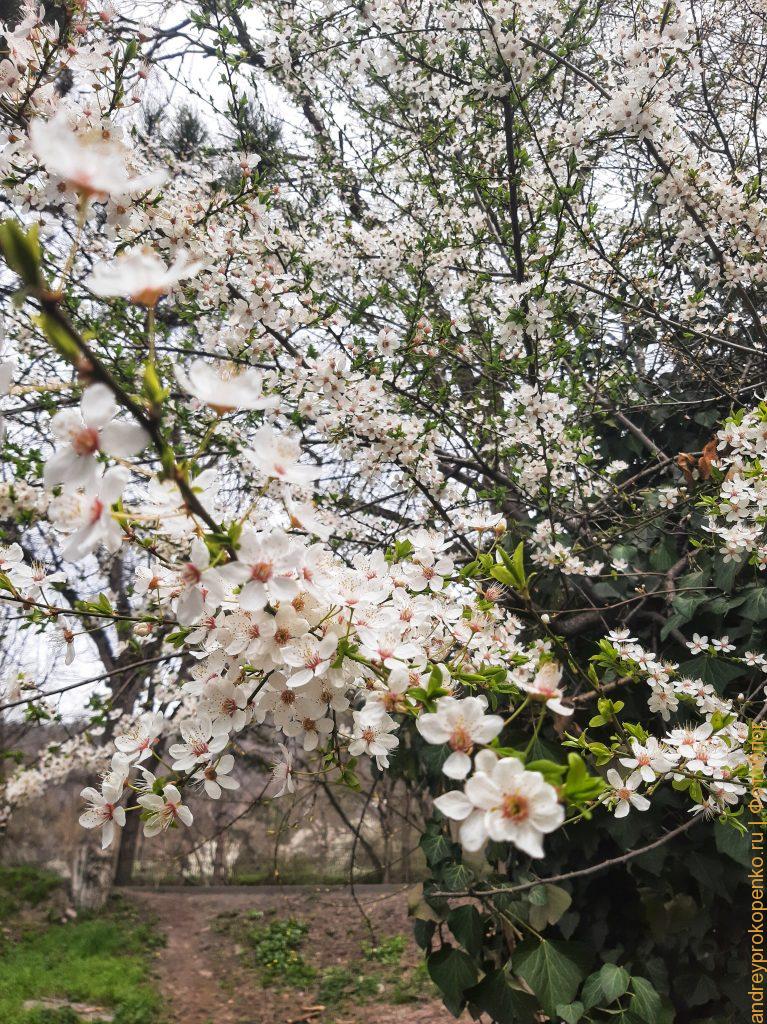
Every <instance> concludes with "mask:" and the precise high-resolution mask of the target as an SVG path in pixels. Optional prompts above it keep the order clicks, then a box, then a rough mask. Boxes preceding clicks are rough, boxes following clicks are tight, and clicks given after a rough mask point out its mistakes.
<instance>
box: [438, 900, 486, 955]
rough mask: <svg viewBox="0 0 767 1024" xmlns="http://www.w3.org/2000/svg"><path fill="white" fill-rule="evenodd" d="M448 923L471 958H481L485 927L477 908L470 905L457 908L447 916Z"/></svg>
mask: <svg viewBox="0 0 767 1024" xmlns="http://www.w3.org/2000/svg"><path fill="white" fill-rule="evenodd" d="M447 923H448V925H449V927H450V931H451V932H452V933H453V935H455V937H456V938H457V939H458V941H459V942H460V943H461V945H462V946H463V948H464V949H465V950H466V952H467V953H469V954H471V956H479V955H480V953H481V952H482V936H483V934H484V927H483V925H482V918H481V916H480V914H479V911H478V910H477V908H476V907H474V906H472V905H471V904H468V903H467V904H465V905H464V906H462V907H455V908H454V909H453V910H451V911H450V913H449V914H448V915H447Z"/></svg>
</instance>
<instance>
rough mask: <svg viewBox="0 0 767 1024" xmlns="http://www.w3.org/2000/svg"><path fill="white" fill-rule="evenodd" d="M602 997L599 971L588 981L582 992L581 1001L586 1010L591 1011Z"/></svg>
mask: <svg viewBox="0 0 767 1024" xmlns="http://www.w3.org/2000/svg"><path fill="white" fill-rule="evenodd" d="M602 996H603V992H602V983H601V981H600V980H599V971H597V972H596V973H594V974H592V975H590V976H589V977H588V978H587V979H586V984H585V985H584V986H583V991H582V992H581V999H582V1000H583V1005H584V1006H585V1007H586V1009H587V1010H590V1009H591V1007H592V1006H596V1005H597V1003H598V1002H599V1000H600V999H601V998H602Z"/></svg>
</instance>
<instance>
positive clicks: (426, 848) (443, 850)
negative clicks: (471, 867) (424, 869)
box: [419, 832, 453, 867]
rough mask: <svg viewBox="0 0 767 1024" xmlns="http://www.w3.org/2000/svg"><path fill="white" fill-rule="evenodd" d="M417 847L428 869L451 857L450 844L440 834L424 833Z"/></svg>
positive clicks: (451, 848)
mask: <svg viewBox="0 0 767 1024" xmlns="http://www.w3.org/2000/svg"><path fill="white" fill-rule="evenodd" d="M419 846H420V847H421V849H422V850H423V855H424V857H425V858H426V862H427V863H428V865H429V867H435V866H436V865H437V864H441V863H442V861H443V860H448V859H449V858H450V857H452V855H453V847H452V843H450V842H448V840H447V839H446V838H445V836H443V835H442V833H441V832H437V833H429V832H426V833H425V834H424V835H422V836H421V841H420V843H419Z"/></svg>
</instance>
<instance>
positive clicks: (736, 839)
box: [714, 825, 751, 868]
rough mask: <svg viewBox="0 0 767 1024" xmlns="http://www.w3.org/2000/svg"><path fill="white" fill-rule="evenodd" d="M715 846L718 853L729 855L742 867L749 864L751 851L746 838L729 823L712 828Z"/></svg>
mask: <svg viewBox="0 0 767 1024" xmlns="http://www.w3.org/2000/svg"><path fill="white" fill-rule="evenodd" d="M714 837H715V841H716V848H717V850H718V851H719V852H720V853H725V854H726V855H727V856H728V857H731V858H732V860H734V861H735V863H736V864H741V865H742V866H743V867H744V868H747V867H749V865H750V864H751V853H750V848H749V843H748V839H747V838H746V836H745V834H741V833H740V832H738V831H737V829H734V828H733V827H732V826H731V825H717V826H716V827H715V828H714Z"/></svg>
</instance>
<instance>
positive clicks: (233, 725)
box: [202, 679, 248, 733]
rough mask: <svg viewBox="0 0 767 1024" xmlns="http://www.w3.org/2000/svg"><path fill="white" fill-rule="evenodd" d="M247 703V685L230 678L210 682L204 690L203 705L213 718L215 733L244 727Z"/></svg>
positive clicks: (236, 730) (237, 730) (235, 730)
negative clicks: (237, 683)
mask: <svg viewBox="0 0 767 1024" xmlns="http://www.w3.org/2000/svg"><path fill="white" fill-rule="evenodd" d="M247 703H248V696H247V691H246V689H245V687H244V686H236V685H235V684H234V683H233V682H232V681H231V680H228V679H223V680H221V681H220V682H219V681H216V682H212V683H209V684H208V685H207V686H206V687H205V689H204V690H203V692H202V706H203V707H204V708H205V710H206V712H207V713H208V714H209V715H210V716H211V718H212V719H213V732H214V733H218V732H219V731H222V730H225V731H227V732H229V731H232V730H233V731H234V732H239V731H240V729H243V728H244V727H245V722H246V714H245V707H246V705H247Z"/></svg>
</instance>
